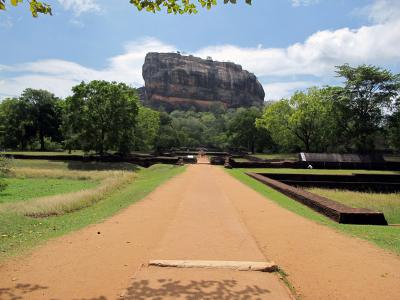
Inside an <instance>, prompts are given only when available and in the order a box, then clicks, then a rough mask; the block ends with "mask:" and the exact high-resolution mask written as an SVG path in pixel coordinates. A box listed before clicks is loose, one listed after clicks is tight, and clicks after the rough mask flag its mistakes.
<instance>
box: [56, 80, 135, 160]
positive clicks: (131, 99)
mask: <svg viewBox="0 0 400 300" xmlns="http://www.w3.org/2000/svg"><path fill="white" fill-rule="evenodd" d="M72 92H73V95H72V96H71V97H68V98H67V100H66V116H65V124H64V132H65V134H66V135H67V136H66V138H67V144H68V145H70V146H69V147H71V145H76V144H78V143H79V144H80V146H81V147H82V148H83V150H84V151H86V152H88V151H91V150H94V151H96V152H97V153H99V154H101V155H102V154H104V152H106V151H108V150H117V151H119V152H120V153H122V154H126V153H128V152H129V151H130V150H132V149H133V147H134V140H135V127H136V123H137V114H138V96H137V93H136V90H135V89H133V88H131V87H129V86H127V85H126V84H124V83H116V82H107V81H98V80H94V81H91V82H89V83H85V82H82V83H81V84H79V85H77V86H75V87H73V88H72Z"/></svg>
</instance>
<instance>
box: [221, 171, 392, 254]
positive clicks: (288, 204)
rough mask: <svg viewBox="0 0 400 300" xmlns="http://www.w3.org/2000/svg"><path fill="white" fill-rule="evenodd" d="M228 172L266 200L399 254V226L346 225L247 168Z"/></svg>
mask: <svg viewBox="0 0 400 300" xmlns="http://www.w3.org/2000/svg"><path fill="white" fill-rule="evenodd" d="M225 171H226V172H228V174H230V175H231V176H233V177H234V178H236V179H237V180H239V181H240V182H242V183H244V184H245V185H247V186H249V187H250V188H252V189H253V190H255V191H256V192H258V193H259V194H261V195H262V196H264V197H265V198H267V199H268V200H271V201H273V202H275V203H277V204H278V205H279V206H281V207H283V208H285V209H288V210H290V211H291V212H294V213H296V214H297V215H300V216H302V217H304V218H307V219H309V220H312V221H315V222H317V223H319V224H322V225H326V226H329V227H331V228H333V229H335V230H337V231H340V232H344V233H346V234H348V235H351V236H353V237H357V238H361V239H364V240H367V241H369V242H372V243H374V244H376V245H377V246H379V247H381V248H383V249H386V250H389V251H391V252H393V253H394V254H397V255H400V226H376V225H347V224H339V223H336V222H334V221H332V220H331V219H329V218H327V217H325V216H323V215H321V214H319V213H317V212H315V211H313V210H312V209H311V208H308V207H307V206H305V205H303V204H301V203H299V202H297V201H295V200H293V199H291V198H289V197H287V196H285V195H283V194H281V193H280V192H278V191H276V190H274V189H272V188H270V187H268V186H266V185H264V184H262V183H261V182H259V181H257V180H255V179H253V178H251V177H249V176H247V175H246V174H245V172H247V171H248V170H240V169H231V170H229V169H225Z"/></svg>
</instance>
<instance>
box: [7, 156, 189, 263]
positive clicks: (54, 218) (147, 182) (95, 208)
mask: <svg viewBox="0 0 400 300" xmlns="http://www.w3.org/2000/svg"><path fill="white" fill-rule="evenodd" d="M25 163H26V162H24V164H25ZM49 164H51V163H50V162H44V166H46V168H48V167H49ZM114 167H115V166H112V165H111V166H110V168H111V170H112V171H68V172H67V173H72V176H73V177H74V176H76V174H77V173H79V172H82V173H84V174H85V175H84V176H83V177H85V178H88V179H86V180H80V181H82V182H86V184H88V185H90V184H93V183H94V184H96V181H92V180H93V179H91V178H96V180H97V182H99V180H100V179H101V178H103V176H104V174H109V172H117V171H115V170H114V169H113V168H114ZM15 169H16V170H18V168H15ZM135 169H136V171H135V172H124V173H129V174H133V175H134V176H133V177H132V178H128V181H123V184H122V185H118V186H117V187H113V188H112V189H110V190H106V191H104V190H100V192H101V193H100V195H101V197H99V198H96V199H95V200H96V201H89V202H88V201H87V199H86V198H85V199H83V200H85V201H84V203H86V204H87V203H88V204H89V205H83V206H81V207H79V209H72V210H70V211H64V212H63V213H61V214H59V215H51V214H49V215H46V216H45V217H44V216H43V217H40V215H38V216H39V217H38V216H36V217H31V216H29V215H26V213H25V211H24V210H21V207H19V206H18V208H19V209H15V207H14V206H8V205H24V206H22V208H26V207H27V208H28V209H32V207H33V208H37V207H38V205H37V204H38V203H36V202H35V201H39V204H40V205H43V204H46V205H47V204H48V199H51V205H53V204H54V203H57V202H58V201H60V199H61V202H62V201H63V199H64V198H63V197H67V199H69V198H70V195H71V194H72V195H74V197H72V198H75V194H74V193H81V192H86V191H93V190H96V189H98V188H99V187H102V183H101V182H100V183H97V186H94V187H89V186H88V187H87V188H85V189H83V190H81V191H76V190H75V191H74V192H72V193H69V192H66V193H65V194H61V195H60V194H59V192H60V190H59V189H58V188H57V189H58V190H57V193H58V194H57V195H54V193H56V188H55V189H53V190H52V191H51V193H52V195H50V196H47V197H41V196H38V197H36V196H35V197H34V198H32V197H31V196H32V195H28V196H26V201H18V202H16V203H4V204H0V260H1V259H4V258H6V257H9V256H11V255H14V254H17V253H20V252H22V251H24V250H27V249H29V248H31V247H33V246H35V245H38V244H40V243H42V242H43V241H46V240H48V239H50V238H53V237H57V236H60V235H63V234H65V233H68V232H71V231H73V230H76V229H79V228H82V227H85V226H87V225H89V224H92V223H95V222H100V221H102V220H104V219H105V218H107V217H109V216H112V215H113V214H115V213H117V212H118V211H120V210H121V209H123V208H125V207H127V206H128V205H130V204H132V203H134V202H136V201H138V200H140V199H142V198H143V197H144V196H146V195H147V194H148V193H149V192H151V191H152V190H153V189H155V188H156V187H157V186H158V185H160V184H161V183H163V182H164V181H166V180H167V179H169V178H171V177H173V176H175V175H177V174H179V173H181V172H183V171H184V170H185V167H177V166H169V165H154V166H152V167H150V168H148V169H144V168H135ZM21 170H25V172H26V170H30V172H31V173H29V174H30V175H32V172H33V173H35V172H39V174H41V175H43V174H47V172H49V170H50V171H51V172H52V173H56V174H57V173H59V175H60V174H64V173H66V171H65V169H64V168H63V166H62V165H55V166H52V168H50V169H40V168H33V169H29V168H27V167H26V165H24V167H23V168H20V169H19V171H21ZM19 171H17V173H18V172H19ZM88 173H89V174H92V175H91V176H92V177H87V176H88ZM25 175H26V174H25ZM68 176H70V175H68ZM68 176H67V177H68ZM17 179H19V178H18V177H17ZM30 179H31V178H30V177H27V178H25V179H23V180H24V181H25V180H28V181H29V180H30ZM34 179H36V180H39V181H41V180H48V179H49V178H47V177H46V176H39V177H34ZM65 180H72V181H73V180H75V179H69V178H68V179H65V178H62V179H61V181H64V182H66V181H65ZM77 181H79V180H77ZM24 184H25V183H24ZM26 184H28V185H29V183H26ZM62 185H63V184H60V186H62ZM25 193H29V192H28V191H26V192H25ZM49 193H50V192H49ZM78 195H79V194H78ZM59 197H61V198H59ZM43 199H44V200H45V201H44V202H43ZM40 201H42V202H40ZM81 202H82V201H79V203H81ZM32 203H33V204H34V205H33V206H32ZM40 205H39V208H42V206H40ZM5 206H8V207H7V208H8V209H4V207H5ZM50 208H52V209H53V208H56V209H59V208H58V207H57V206H55V207H54V206H50Z"/></svg>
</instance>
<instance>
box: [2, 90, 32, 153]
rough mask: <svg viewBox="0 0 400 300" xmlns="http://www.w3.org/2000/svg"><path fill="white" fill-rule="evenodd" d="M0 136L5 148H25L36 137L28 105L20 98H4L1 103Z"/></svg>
mask: <svg viewBox="0 0 400 300" xmlns="http://www.w3.org/2000/svg"><path fill="white" fill-rule="evenodd" d="M0 137H1V141H0V142H1V147H2V148H3V149H16V148H19V149H21V150H25V149H26V147H27V145H28V143H29V141H30V140H31V139H32V138H33V137H34V128H33V122H32V120H31V119H30V113H29V110H28V107H27V106H26V103H22V102H21V101H19V99H18V98H8V99H4V100H3V101H2V102H1V103H0Z"/></svg>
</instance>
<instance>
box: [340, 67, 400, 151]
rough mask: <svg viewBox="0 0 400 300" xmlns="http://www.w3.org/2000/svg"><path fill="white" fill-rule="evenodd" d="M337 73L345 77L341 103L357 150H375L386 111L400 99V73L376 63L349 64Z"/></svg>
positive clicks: (344, 118) (347, 127)
mask: <svg viewBox="0 0 400 300" xmlns="http://www.w3.org/2000/svg"><path fill="white" fill-rule="evenodd" d="M337 74H338V75H339V76H341V77H343V78H344V79H345V87H344V89H343V90H342V92H341V93H340V95H339V98H338V106H337V107H338V109H339V110H341V111H342V118H341V120H340V122H342V123H344V124H345V126H346V129H345V131H346V132H347V136H348V137H349V138H350V141H352V143H353V144H354V146H355V149H356V150H357V151H360V152H368V151H372V150H374V148H375V144H374V140H375V135H376V133H377V132H379V129H380V127H381V125H382V121H383V120H384V115H385V111H386V110H388V109H389V108H390V106H391V105H392V103H393V101H396V100H398V99H399V90H400V76H399V75H393V74H392V73H391V72H390V71H388V70H384V69H381V68H379V67H375V66H370V65H361V66H358V67H351V66H349V65H347V64H345V65H342V66H338V67H337Z"/></svg>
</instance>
